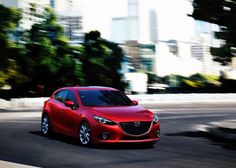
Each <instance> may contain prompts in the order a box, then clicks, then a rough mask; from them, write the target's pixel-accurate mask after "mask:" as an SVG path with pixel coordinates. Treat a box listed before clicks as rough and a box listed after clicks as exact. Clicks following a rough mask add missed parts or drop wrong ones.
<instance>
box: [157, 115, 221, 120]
mask: <svg viewBox="0 0 236 168" xmlns="http://www.w3.org/2000/svg"><path fill="white" fill-rule="evenodd" d="M221 116H225V114H207V115H187V116H170V117H160V120H171V119H186V118H201V117H221Z"/></svg>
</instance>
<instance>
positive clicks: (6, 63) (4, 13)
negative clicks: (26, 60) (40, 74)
mask: <svg viewBox="0 0 236 168" xmlns="http://www.w3.org/2000/svg"><path fill="white" fill-rule="evenodd" d="M20 19H21V13H20V11H19V10H17V9H15V8H6V7H4V6H2V5H0V87H1V86H3V85H6V84H7V85H14V84H16V83H23V82H25V81H27V77H26V76H24V75H23V74H22V73H21V69H20V67H19V65H18V64H17V61H16V58H17V57H20V55H21V53H22V52H21V49H22V46H20V45H19V44H17V43H16V42H15V41H14V40H13V39H12V38H10V36H11V35H12V34H13V33H14V31H15V29H16V27H17V25H18V22H19V20H20Z"/></svg>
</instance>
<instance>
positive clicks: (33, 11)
mask: <svg viewBox="0 0 236 168" xmlns="http://www.w3.org/2000/svg"><path fill="white" fill-rule="evenodd" d="M0 2H1V3H2V4H3V5H4V6H6V7H14V8H19V9H21V10H22V19H21V20H20V24H19V28H22V29H30V28H31V26H32V25H33V24H35V23H39V22H41V21H42V18H40V17H39V16H40V15H42V14H43V12H44V8H45V7H47V6H49V0H1V1H0Z"/></svg>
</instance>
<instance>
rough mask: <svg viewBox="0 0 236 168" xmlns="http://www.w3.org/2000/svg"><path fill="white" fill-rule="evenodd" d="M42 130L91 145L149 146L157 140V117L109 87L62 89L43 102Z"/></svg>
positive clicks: (158, 125)
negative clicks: (124, 144)
mask: <svg viewBox="0 0 236 168" xmlns="http://www.w3.org/2000/svg"><path fill="white" fill-rule="evenodd" d="M41 130H42V133H43V134H44V135H48V134H49V133H50V132H51V131H54V132H58V133H62V134H66V135H69V136H73V137H76V138H78V140H79V142H80V143H81V144H82V145H89V144H91V143H93V144H95V143H119V142H125V143H126V142H138V143H145V144H149V145H152V144H154V143H155V142H156V141H158V140H159V139H160V124H159V118H158V115H157V114H154V113H152V112H151V111H149V110H146V109H145V108H143V107H141V106H139V105H138V102H137V101H131V100H130V99H129V98H128V97H127V96H126V95H125V94H124V93H123V92H121V91H119V90H116V89H114V88H108V87H65V88H61V89H58V90H57V91H55V92H54V93H53V94H52V96H51V97H50V98H49V100H47V101H45V103H44V107H43V111H42V122H41Z"/></svg>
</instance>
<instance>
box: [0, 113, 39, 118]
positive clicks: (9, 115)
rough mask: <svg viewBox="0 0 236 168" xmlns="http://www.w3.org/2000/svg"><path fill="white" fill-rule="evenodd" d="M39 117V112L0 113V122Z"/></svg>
mask: <svg viewBox="0 0 236 168" xmlns="http://www.w3.org/2000/svg"><path fill="white" fill-rule="evenodd" d="M35 117H41V112H1V113H0V120H10V119H13V120H14V119H22V118H25V119H27V118H35Z"/></svg>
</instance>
